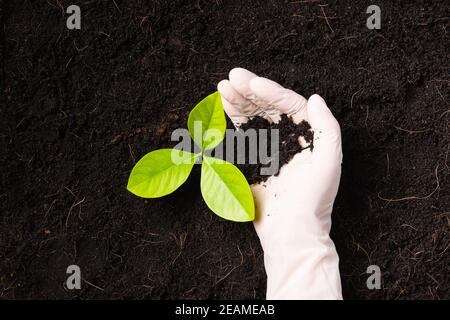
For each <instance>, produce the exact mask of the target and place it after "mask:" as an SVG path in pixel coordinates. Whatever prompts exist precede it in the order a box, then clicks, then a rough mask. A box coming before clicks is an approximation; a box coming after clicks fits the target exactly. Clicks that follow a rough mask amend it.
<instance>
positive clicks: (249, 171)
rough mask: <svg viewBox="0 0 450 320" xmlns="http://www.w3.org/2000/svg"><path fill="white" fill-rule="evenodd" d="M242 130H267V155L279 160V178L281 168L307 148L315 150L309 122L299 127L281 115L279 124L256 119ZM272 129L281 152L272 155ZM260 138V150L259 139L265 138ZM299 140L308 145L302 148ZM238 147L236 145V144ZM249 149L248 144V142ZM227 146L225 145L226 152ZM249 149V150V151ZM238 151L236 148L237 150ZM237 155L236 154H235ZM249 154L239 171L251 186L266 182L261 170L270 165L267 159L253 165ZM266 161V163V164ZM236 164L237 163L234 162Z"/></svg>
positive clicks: (300, 124)
mask: <svg viewBox="0 0 450 320" xmlns="http://www.w3.org/2000/svg"><path fill="white" fill-rule="evenodd" d="M228 124H229V125H228V127H231V126H232V125H231V126H230V121H228ZM240 129H241V130H243V131H244V132H245V130H248V129H256V130H259V129H264V130H267V142H266V144H265V145H266V149H267V150H266V154H267V155H268V156H269V157H270V158H271V160H269V161H276V160H277V159H278V170H277V171H276V172H275V173H274V175H275V176H277V175H278V174H279V173H280V169H281V167H282V166H283V165H284V164H286V163H288V162H289V161H290V160H291V159H292V158H293V157H294V156H295V155H296V154H297V153H300V152H302V151H303V150H304V149H306V148H310V149H311V150H313V148H314V145H313V138H314V132H313V131H312V130H311V126H310V125H309V123H308V122H306V121H302V122H300V123H299V124H298V125H296V124H295V123H294V122H293V121H292V119H291V118H288V116H287V115H285V114H283V115H281V120H280V121H279V122H278V123H270V122H269V121H267V120H266V119H264V118H262V117H254V118H252V119H250V120H249V121H248V122H247V123H244V124H243V125H241V127H240ZM272 129H275V130H278V140H279V150H278V152H277V154H272V152H271V150H270V148H271V140H272V139H273V138H272V134H271V133H272V131H271V130H272ZM257 137H258V143H257V146H258V150H259V149H260V148H262V145H263V144H261V143H260V141H259V139H262V138H265V137H262V136H261V137H260V136H257ZM299 138H303V140H304V141H305V143H306V146H304V147H302V146H301V145H300V143H299ZM234 146H235V147H236V143H235V144H234ZM247 147H248V142H247ZM226 148H227V146H226V145H225V150H226ZM248 149H249V148H247V150H248ZM235 150H236V148H235ZM235 154H236V153H235ZM249 158H250V157H249V153H248V151H247V153H246V158H245V163H243V164H237V167H238V168H239V170H241V171H242V173H243V174H244V176H245V177H246V178H247V181H248V182H249V183H250V184H253V183H259V182H262V181H266V180H267V179H268V178H269V176H268V175H261V168H262V167H267V166H268V163H267V160H266V159H258V163H257V164H251V162H250V159H249ZM264 160H265V162H264ZM234 163H236V162H234Z"/></svg>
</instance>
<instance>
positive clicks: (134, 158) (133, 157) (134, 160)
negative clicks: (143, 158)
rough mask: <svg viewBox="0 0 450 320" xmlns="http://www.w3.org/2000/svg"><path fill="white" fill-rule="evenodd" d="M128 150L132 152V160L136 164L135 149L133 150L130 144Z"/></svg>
mask: <svg viewBox="0 0 450 320" xmlns="http://www.w3.org/2000/svg"><path fill="white" fill-rule="evenodd" d="M128 150H130V156H131V159H133V163H136V157H135V156H134V152H133V149H131V145H130V144H128Z"/></svg>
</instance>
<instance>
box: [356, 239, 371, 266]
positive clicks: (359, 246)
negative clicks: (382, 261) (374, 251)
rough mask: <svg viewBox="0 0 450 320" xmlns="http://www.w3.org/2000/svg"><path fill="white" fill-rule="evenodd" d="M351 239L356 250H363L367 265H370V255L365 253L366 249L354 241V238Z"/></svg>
mask: <svg viewBox="0 0 450 320" xmlns="http://www.w3.org/2000/svg"><path fill="white" fill-rule="evenodd" d="M352 241H353V245H355V246H356V250H357V251H359V249H361V251H362V252H364V254H365V255H366V257H367V260H368V261H369V265H371V264H372V262H371V259H370V256H369V254H368V253H367V251H366V249H364V248H363V247H362V246H361V245H360V244H359V243H357V242H355V239H353V240H352Z"/></svg>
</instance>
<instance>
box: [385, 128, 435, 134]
mask: <svg viewBox="0 0 450 320" xmlns="http://www.w3.org/2000/svg"><path fill="white" fill-rule="evenodd" d="M393 127H394V128H395V129H397V130H400V131H403V132H407V133H409V134H413V133H423V132H427V131H430V130H431V129H423V130H407V129H403V128H400V127H397V126H393Z"/></svg>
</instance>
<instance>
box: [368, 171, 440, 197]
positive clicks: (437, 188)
mask: <svg viewBox="0 0 450 320" xmlns="http://www.w3.org/2000/svg"><path fill="white" fill-rule="evenodd" d="M438 169H439V163H438V164H437V166H436V169H435V170H434V174H435V176H436V188H435V189H434V190H433V191H432V192H431V193H430V194H428V195H426V196H423V197H418V196H410V197H404V198H399V199H388V198H384V197H382V196H380V194H379V193H378V195H377V196H378V198H379V199H381V200H383V201H387V202H400V201H408V200H425V199H428V198H430V197H431V196H432V195H433V194H435V193H436V192H437V191H438V190H439V189H440V185H439V176H438Z"/></svg>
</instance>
